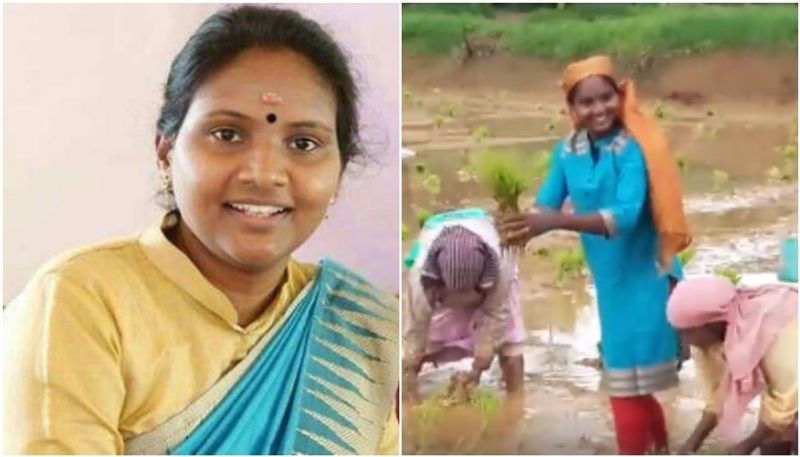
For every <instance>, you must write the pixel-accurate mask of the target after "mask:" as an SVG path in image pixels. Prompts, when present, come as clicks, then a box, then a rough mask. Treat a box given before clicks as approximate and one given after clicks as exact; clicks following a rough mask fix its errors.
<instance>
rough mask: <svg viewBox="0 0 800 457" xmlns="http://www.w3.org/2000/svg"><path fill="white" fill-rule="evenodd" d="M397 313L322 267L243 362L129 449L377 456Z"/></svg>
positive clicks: (350, 279) (332, 266) (392, 378)
mask: <svg viewBox="0 0 800 457" xmlns="http://www.w3.org/2000/svg"><path fill="white" fill-rule="evenodd" d="M397 313H398V309H397V303H396V300H395V299H394V298H393V297H390V296H388V295H386V294H384V293H383V292H380V291H378V290H377V289H374V288H373V287H372V286H370V285H369V284H368V283H367V282H366V281H364V280H363V279H361V278H360V277H358V276H357V275H355V274H354V273H352V272H351V271H349V270H347V269H346V268H344V267H342V266H340V265H338V264H336V263H334V262H332V261H329V260H325V261H323V262H322V263H321V264H320V268H319V271H318V274H317V277H316V278H315V279H314V280H313V281H312V283H311V284H309V285H307V286H306V288H305V289H304V290H303V292H302V293H301V294H300V295H299V296H298V297H297V298H296V299H295V300H294V302H293V303H292V305H290V307H289V309H288V310H287V312H286V313H285V315H284V316H283V317H282V318H281V321H280V322H278V324H277V325H276V326H275V328H274V329H273V331H272V332H270V333H268V334H267V335H265V336H264V337H263V340H262V341H261V342H259V343H258V344H257V345H256V347H254V348H253V350H251V354H249V355H248V356H247V358H245V359H244V360H242V361H241V362H240V363H239V365H237V366H236V367H235V368H234V369H232V370H231V371H230V372H229V373H228V374H226V375H225V376H224V377H223V378H222V379H221V380H220V381H219V382H218V383H217V385H215V386H214V387H212V389H210V390H209V392H207V393H206V394H204V395H203V396H202V397H201V398H199V399H198V400H196V401H195V403H193V404H191V405H189V406H188V407H187V408H186V410H184V411H183V412H182V413H180V414H179V415H177V416H175V417H173V418H171V419H170V420H169V421H167V422H166V423H164V424H162V425H161V426H159V427H157V428H156V429H155V430H153V431H151V432H148V433H145V434H143V435H140V436H137V437H134V438H132V439H131V440H129V441H127V442H126V448H125V450H126V453H145V454H153V453H169V454H179V455H180V454H239V455H242V454H244V455H255V454H272V455H281V454H283V455H285V454H315V455H324V454H374V453H375V452H376V449H377V448H378V444H379V442H380V439H381V437H382V434H383V427H384V424H385V419H386V418H387V417H389V415H390V414H391V413H392V411H393V409H392V403H393V399H394V392H395V389H396V387H397V353H398V341H397V331H398V328H397V327H398V320H397V319H398V316H397Z"/></svg>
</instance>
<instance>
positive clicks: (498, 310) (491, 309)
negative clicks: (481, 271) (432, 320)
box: [471, 255, 516, 383]
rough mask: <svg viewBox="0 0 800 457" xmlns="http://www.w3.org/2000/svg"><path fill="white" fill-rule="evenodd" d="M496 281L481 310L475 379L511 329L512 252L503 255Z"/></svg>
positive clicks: (485, 367) (478, 378)
mask: <svg viewBox="0 0 800 457" xmlns="http://www.w3.org/2000/svg"><path fill="white" fill-rule="evenodd" d="M499 262H500V269H499V274H498V276H497V284H496V285H495V287H494V288H492V289H491V290H490V291H489V292H488V293H487V294H486V297H485V298H484V300H483V303H482V305H481V310H480V312H481V313H483V315H484V319H483V320H482V321H481V325H480V326H479V327H478V328H477V329H476V335H475V358H474V360H473V363H472V373H471V375H472V377H473V381H474V382H476V383H477V382H478V381H479V380H480V375H481V373H483V372H484V371H486V370H487V369H489V366H490V365H491V363H492V359H493V358H494V353H495V351H496V350H497V348H498V347H500V345H502V344H503V343H504V342H505V338H506V332H507V331H508V319H509V316H510V315H511V310H510V309H509V307H508V296H509V293H510V292H511V282H512V280H513V275H514V265H515V262H516V260H515V258H514V257H513V256H510V255H504V256H501V257H500V259H499Z"/></svg>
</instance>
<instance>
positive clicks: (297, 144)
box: [289, 137, 320, 152]
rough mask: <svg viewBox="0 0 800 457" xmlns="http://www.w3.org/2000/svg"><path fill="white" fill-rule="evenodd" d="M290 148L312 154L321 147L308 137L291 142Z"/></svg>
mask: <svg viewBox="0 0 800 457" xmlns="http://www.w3.org/2000/svg"><path fill="white" fill-rule="evenodd" d="M289 147H290V148H291V149H298V150H300V151H304V152H311V151H313V150H315V149H317V148H318V147H320V144H319V142H317V141H316V140H313V139H311V138H307V137H300V138H294V139H293V140H291V141H290V144H289Z"/></svg>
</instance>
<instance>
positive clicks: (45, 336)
mask: <svg viewBox="0 0 800 457" xmlns="http://www.w3.org/2000/svg"><path fill="white" fill-rule="evenodd" d="M83 284H84V281H80V280H79V279H77V278H76V279H74V280H73V279H70V278H68V277H66V276H65V275H64V274H62V273H50V274H48V275H46V276H44V277H43V278H42V279H41V280H40V282H39V283H38V284H36V285H34V286H33V287H30V288H29V289H28V290H27V291H26V292H24V294H25V295H23V296H21V297H20V299H19V301H17V302H14V303H12V304H11V306H10V307H9V308H8V309H7V310H6V316H5V318H6V335H5V344H6V354H7V355H6V364H5V367H6V372H5V380H4V382H5V404H4V420H5V427H4V438H5V440H4V451H5V453H12V454H42V453H44V454H121V453H122V452H123V439H122V436H121V434H120V431H119V420H120V416H121V414H122V408H123V405H124V402H125V384H124V381H123V375H122V367H121V354H122V350H123V349H122V347H121V343H120V337H119V333H118V330H117V324H116V321H115V318H114V316H113V315H112V314H111V312H110V311H109V310H108V308H107V307H106V305H105V304H104V303H103V301H102V299H101V298H100V297H99V296H98V295H97V294H96V293H95V292H94V291H92V290H90V289H88V288H86V287H85V286H84V285H83Z"/></svg>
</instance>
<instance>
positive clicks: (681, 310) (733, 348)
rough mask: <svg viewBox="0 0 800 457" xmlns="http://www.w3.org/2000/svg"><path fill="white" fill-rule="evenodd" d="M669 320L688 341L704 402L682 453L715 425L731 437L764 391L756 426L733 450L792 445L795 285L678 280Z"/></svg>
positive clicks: (777, 451) (783, 449) (768, 450)
mask: <svg viewBox="0 0 800 457" xmlns="http://www.w3.org/2000/svg"><path fill="white" fill-rule="evenodd" d="M667 315H668V318H669V321H670V323H671V324H672V325H673V326H674V327H675V328H677V329H678V331H679V333H680V336H681V338H682V339H683V340H684V342H686V343H688V344H690V345H691V346H692V358H693V359H694V361H695V364H696V365H697V372H698V376H699V377H700V378H701V380H702V382H703V384H704V397H705V401H706V407H705V410H704V412H703V416H702V418H701V419H700V422H698V424H697V426H696V427H695V430H694V432H693V433H692V435H691V436H690V437H689V439H688V440H687V441H686V443H685V444H684V445H683V447H682V448H681V450H680V452H679V454H689V453H694V452H695V451H697V449H699V448H700V446H701V445H702V444H703V441H704V440H705V438H706V437H707V436H708V435H709V433H711V431H712V430H713V429H714V428H715V427H716V426H717V425H719V426H720V428H721V430H722V432H723V434H724V435H725V436H726V438H727V439H728V440H729V441H731V442H735V439H736V432H737V429H738V425H739V423H740V421H741V419H742V417H743V416H744V414H745V413H746V411H747V406H748V405H749V404H750V403H751V401H752V400H753V399H755V397H756V396H758V395H761V409H760V414H759V420H758V426H757V427H756V429H755V430H754V431H753V432H752V433H751V434H750V435H748V436H747V437H746V438H744V439H743V440H741V441H739V442H738V443H736V444H735V445H734V446H733V447H732V448H731V449H730V453H731V454H737V455H745V454H751V453H752V452H753V451H755V450H756V448H760V453H761V454H762V455H764V454H772V455H786V454H789V453H790V452H794V453H796V452H797V290H796V289H795V288H793V287H790V286H786V285H769V286H762V287H758V288H744V287H743V288H739V289H737V288H736V287H735V286H734V285H733V284H731V283H730V281H728V280H725V279H723V278H698V279H691V280H685V281H683V282H681V283H679V284H678V286H677V287H676V288H675V291H674V292H673V293H672V296H671V297H670V299H669V304H668V306H667Z"/></svg>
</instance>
